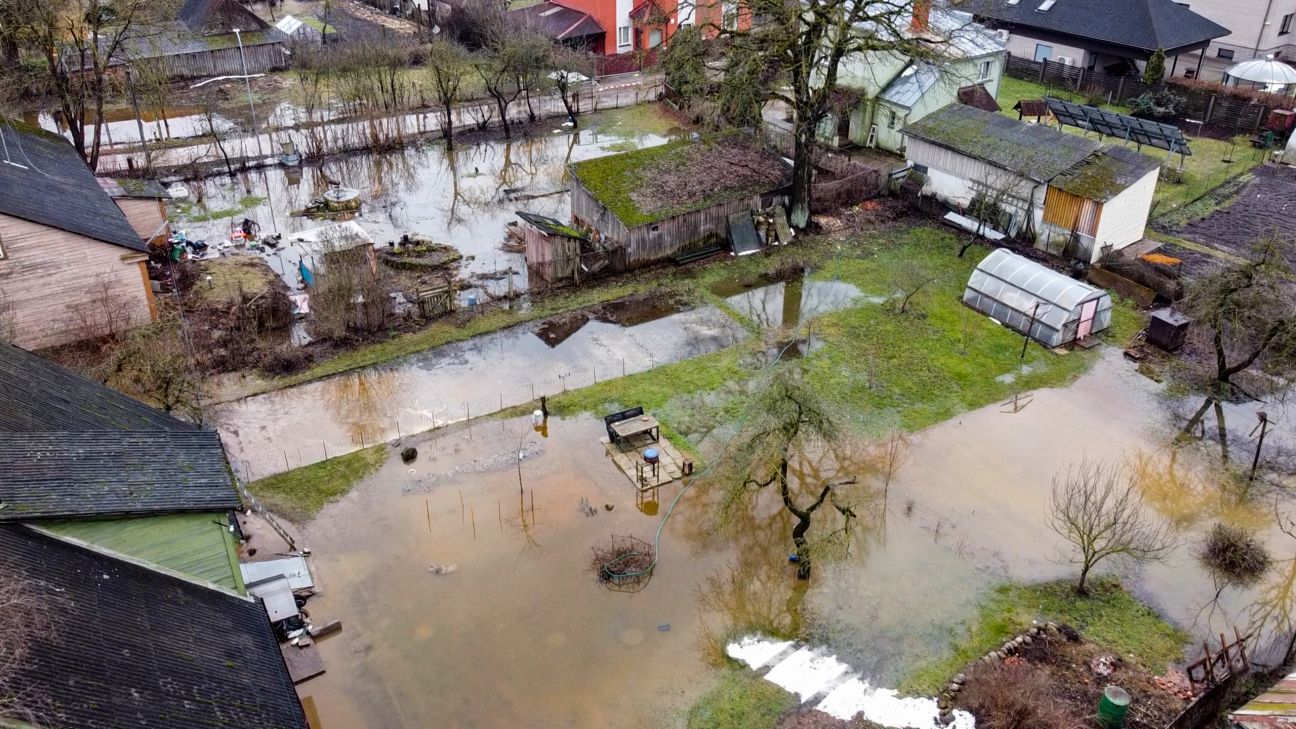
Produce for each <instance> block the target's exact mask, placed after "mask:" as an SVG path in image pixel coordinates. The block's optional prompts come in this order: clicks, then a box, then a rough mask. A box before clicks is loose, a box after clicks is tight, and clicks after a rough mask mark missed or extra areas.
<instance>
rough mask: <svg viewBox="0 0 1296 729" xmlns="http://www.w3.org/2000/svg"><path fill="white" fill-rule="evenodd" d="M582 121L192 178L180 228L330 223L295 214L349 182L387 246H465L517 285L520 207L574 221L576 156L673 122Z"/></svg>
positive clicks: (620, 144) (202, 231) (638, 141)
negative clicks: (514, 226)
mask: <svg viewBox="0 0 1296 729" xmlns="http://www.w3.org/2000/svg"><path fill="white" fill-rule="evenodd" d="M581 123H582V128H581V129H580V130H579V131H575V132H573V131H569V130H561V131H558V132H557V133H551V134H541V135H539V136H535V137H530V138H527V139H519V140H516V141H512V142H508V141H490V142H476V143H462V144H459V145H457V146H456V147H455V148H454V150H453V152H450V153H447V151H446V149H445V147H444V146H443V145H442V144H441V143H439V142H433V143H428V144H423V145H417V146H415V147H412V148H408V149H403V150H396V151H391V152H378V153H368V154H356V155H349V156H345V157H340V158H337V159H332V160H329V161H327V162H324V163H321V164H304V165H303V166H302V167H300V168H296V169H293V168H282V167H274V168H267V169H261V170H255V171H251V172H247V173H243V174H240V175H239V176H238V177H237V178H235V179H230V178H228V177H224V176H219V177H211V178H207V179H205V180H203V181H200V182H192V183H188V185H189V189H190V200H189V202H188V203H185V204H184V205H182V206H181V210H180V214H179V215H178V220H177V222H176V226H177V228H180V229H183V230H184V231H185V232H186V234H187V235H188V236H189V237H190V238H192V239H197V240H207V241H208V242H209V243H210V242H215V241H220V240H224V239H225V238H228V237H229V234H230V232H231V225H233V224H235V223H237V222H240V221H242V220H243V219H244V218H250V219H252V220H255V221H256V222H258V223H259V224H260V225H261V231H262V233H263V234H274V233H290V232H297V231H301V230H305V229H309V228H315V227H319V226H321V225H324V224H326V223H328V222H330V221H329V220H317V219H311V218H308V217H304V216H294V215H293V212H295V211H299V210H302V209H303V208H305V207H306V206H307V205H308V204H309V203H310V202H311V201H312V200H315V199H317V198H319V197H320V196H322V195H323V194H324V193H325V192H326V191H327V190H329V189H330V187H333V186H335V185H341V186H344V187H350V188H354V189H356V190H359V191H360V199H361V202H362V205H363V207H362V209H361V212H360V213H359V215H358V216H357V217H355V218H354V219H355V220H356V222H358V223H359V224H360V225H361V226H363V227H364V228H365V230H366V231H368V232H369V234H370V235H372V236H373V238H374V240H375V241H376V242H377V243H378V245H380V246H381V245H386V244H387V243H388V242H389V241H393V240H396V239H398V238H400V236H401V235H403V234H420V235H423V236H427V237H429V238H431V239H433V240H435V241H437V242H439V243H445V244H448V245H451V246H454V247H455V248H457V249H458V250H459V251H460V252H461V253H462V254H463V255H464V256H465V258H466V259H467V260H466V262H465V264H464V267H463V270H464V272H465V273H466V274H469V275H474V274H475V275H479V276H483V277H486V278H487V279H488V280H486V281H484V282H482V285H483V286H490V285H491V282H490V280H489V279H492V278H495V277H504V276H505V275H506V274H507V272H508V271H510V270H512V271H515V272H517V274H518V276H517V277H516V279H515V281H514V284H515V285H516V286H519V287H522V288H525V287H526V263H525V260H524V258H523V256H522V255H521V254H519V253H506V252H503V251H501V250H500V249H499V244H500V243H501V242H503V241H504V234H505V226H506V225H507V224H508V223H510V222H514V221H516V220H517V219H518V218H517V215H516V211H518V210H524V211H527V212H532V213H537V214H540V215H547V216H550V217H554V218H558V219H559V220H567V219H568V218H569V216H570V202H569V200H568V196H567V184H568V183H567V179H566V170H567V165H568V164H569V163H572V162H578V161H580V160H584V159H590V158H593V157H600V156H603V155H607V154H612V153H615V152H623V151H626V150H628V149H637V148H640V147H648V146H654V145H658V144H662V143H664V142H665V141H667V139H668V137H667V136H666V135H665V132H667V131H669V128H670V127H669V123H668V122H666V121H665V120H664V119H663V118H662V117H660V116H659V112H658V111H657V110H656V107H653V106H644V107H634V108H632V109H627V110H620V111H613V112H602V113H599V114H591V115H587V116H585V117H582V119H581ZM555 124H556V122H555ZM199 202H200V203H201V204H198V203H199ZM215 212H220V213H222V214H220V215H215V214H214V213H215ZM186 218H187V219H188V220H187V221H186ZM204 218H210V219H204ZM496 280H497V281H498V279H496ZM503 286H504V284H498V285H497V286H496V288H501V289H502V287H503Z"/></svg>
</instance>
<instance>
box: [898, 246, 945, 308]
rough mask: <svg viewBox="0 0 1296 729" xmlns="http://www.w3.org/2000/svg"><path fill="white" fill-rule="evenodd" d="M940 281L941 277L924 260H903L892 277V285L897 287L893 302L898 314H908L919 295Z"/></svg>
mask: <svg viewBox="0 0 1296 729" xmlns="http://www.w3.org/2000/svg"><path fill="white" fill-rule="evenodd" d="M938 279H940V275H939V274H938V273H937V272H936V270H935V269H934V268H932V266H931V264H930V263H928V262H926V261H925V260H923V259H922V258H912V257H911V258H905V259H904V260H902V261H901V262H900V263H899V265H898V266H896V269H895V273H894V274H893V275H892V277H891V283H892V285H893V286H894V287H895V295H894V298H893V299H892V300H891V301H892V306H893V307H894V308H895V311H896V313H897V314H904V313H906V312H907V311H908V310H909V305H910V304H912V303H913V302H914V299H915V298H916V297H917V296H918V294H919V293H921V292H922V291H923V290H924V289H926V288H927V287H928V286H931V285H932V284H934V283H936V281H937V280H938Z"/></svg>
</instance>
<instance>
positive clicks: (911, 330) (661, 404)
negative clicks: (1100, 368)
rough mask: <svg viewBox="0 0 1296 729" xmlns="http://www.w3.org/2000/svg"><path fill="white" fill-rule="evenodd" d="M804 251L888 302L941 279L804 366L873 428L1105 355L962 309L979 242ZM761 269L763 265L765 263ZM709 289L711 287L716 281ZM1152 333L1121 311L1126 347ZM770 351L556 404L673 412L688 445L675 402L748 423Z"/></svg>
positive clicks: (1025, 385) (825, 271)
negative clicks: (908, 282) (711, 401)
mask: <svg viewBox="0 0 1296 729" xmlns="http://www.w3.org/2000/svg"><path fill="white" fill-rule="evenodd" d="M802 245H804V246H806V247H805V248H803V249H802V251H801V252H802V253H803V254H808V255H807V257H806V259H804V260H805V262H807V263H812V264H819V265H820V266H821V269H820V271H819V272H818V273H817V274H815V276H816V277H819V278H831V277H832V276H834V275H836V276H838V277H839V278H840V279H841V280H842V281H845V282H847V283H850V284H854V285H855V286H856V287H858V288H859V289H860V290H861V291H862V292H863V293H864V294H865V295H874V296H885V295H888V294H890V293H891V292H893V291H895V290H896V286H897V280H898V279H899V278H903V277H905V276H906V275H910V274H911V273H912V272H913V271H915V270H917V271H925V272H930V274H929V275H931V276H934V277H935V281H934V282H933V283H932V284H931V285H930V286H928V287H926V288H925V289H923V290H922V291H921V292H920V293H919V295H918V296H917V297H916V299H915V301H914V303H913V304H911V310H910V311H909V312H907V313H905V314H899V313H896V312H895V311H894V310H893V307H891V306H889V305H885V306H884V305H879V304H869V303H861V304H858V305H856V306H853V307H851V308H848V309H844V310H841V311H837V312H833V313H829V314H825V315H822V316H820V317H819V318H817V319H816V320H815V321H814V322H813V324H811V325H810V326H811V328H812V330H813V334H814V337H815V339H816V340H817V341H818V342H820V343H821V345H822V346H821V348H820V349H819V350H818V351H816V352H815V353H813V354H812V355H810V356H809V357H807V358H805V359H804V360H803V363H804V366H805V368H806V374H807V377H808V378H809V379H810V381H811V382H812V383H813V384H814V385H815V386H816V387H817V388H818V389H820V390H821V391H822V392H823V393H824V394H825V395H827V396H828V397H829V398H830V399H832V400H833V401H835V402H837V403H839V404H840V405H841V406H842V408H843V410H844V411H846V413H847V414H848V417H850V418H852V419H853V420H854V424H855V425H856V426H857V427H858V429H859V430H861V431H862V432H865V433H872V434H877V433H881V432H884V431H886V430H889V429H891V428H894V427H901V428H905V429H918V428H923V427H926V426H928V425H932V424H935V423H938V422H940V421H942V420H945V419H947V418H949V417H951V416H953V415H956V414H958V413H960V412H964V411H967V410H970V409H973V408H978V407H982V406H985V405H989V404H991V403H994V402H997V401H999V400H1001V399H1005V398H1008V397H1011V396H1012V394H1013V393H1014V392H1018V391H1022V390H1029V389H1035V388H1039V387H1053V386H1059V385H1063V384H1066V383H1067V382H1069V381H1071V380H1073V379H1074V378H1075V377H1077V376H1079V375H1080V374H1081V373H1083V372H1084V371H1085V370H1086V369H1088V367H1089V366H1090V365H1091V364H1092V362H1093V359H1094V357H1095V356H1096V355H1095V353H1094V351H1089V352H1083V351H1075V352H1071V353H1067V354H1054V353H1053V352H1050V351H1047V350H1045V349H1043V348H1042V347H1040V346H1038V345H1035V344H1031V345H1030V346H1029V347H1027V349H1026V358H1025V359H1024V360H1022V359H1020V355H1021V350H1022V338H1021V336H1020V335H1018V334H1015V333H1013V332H1011V331H1009V330H1007V329H1005V328H1003V327H1001V326H999V325H997V324H995V323H994V322H991V321H990V320H989V319H987V318H986V317H983V316H980V315H978V314H976V313H975V312H973V311H971V310H970V309H968V308H967V307H965V306H963V305H962V303H961V301H960V297H961V295H962V292H963V287H964V285H965V284H966V282H967V278H968V275H969V274H970V273H971V271H972V269H973V268H974V267H975V266H976V263H977V262H978V261H980V259H981V258H982V257H983V256H984V255H986V254H987V253H988V250H987V249H985V248H982V247H979V246H974V247H973V248H971V249H969V250H968V252H967V254H966V256H964V257H963V258H958V257H957V255H956V254H957V252H958V248H959V240H958V239H957V238H956V237H955V236H954V235H953V234H951V233H949V232H947V231H945V230H942V229H937V228H933V227H927V226H918V227H914V228H910V229H905V230H897V231H893V232H888V233H882V234H873V235H868V236H863V237H860V238H857V239H855V240H854V241H851V243H850V245H848V246H847V247H846V249H845V253H844V255H843V256H842V258H841V260H840V261H835V260H834V259H833V257H832V252H831V247H829V246H825V245H816V242H814V241H805V242H804V243H803V244H802ZM770 260H772V259H766V264H765V265H770V264H769V261H770ZM752 262H753V264H758V263H760V262H761V261H760V259H759V258H757V257H754V256H753V257H752ZM749 265H750V264H749ZM715 269H716V270H714V271H712V272H710V275H711V276H718V275H719V274H721V273H729V275H731V276H732V275H733V273H732V270H731V269H727V267H715ZM747 270H749V271H754V270H756V269H752V268H748V269H747ZM698 283H699V286H698V288H702V287H703V285H705V284H706V283H707V276H704V277H703V279H702V280H701V281H699V282H698ZM1140 327H1141V324H1140V319H1139V315H1138V314H1137V313H1136V312H1135V311H1134V310H1133V309H1132V308H1130V307H1128V306H1124V305H1122V306H1118V307H1117V309H1116V315H1115V317H1114V326H1113V329H1112V331H1111V333H1110V334H1109V335H1108V336H1109V338H1110V339H1111V341H1115V342H1121V343H1123V342H1124V341H1126V340H1127V339H1128V338H1129V337H1130V336H1132V334H1133V333H1134V332H1136V331H1137V330H1138V329H1139V328H1140ZM763 349H765V343H764V341H763V340H762V338H761V337H759V336H758V337H754V338H753V339H752V340H750V341H748V342H745V343H742V344H739V345H738V346H736V347H733V348H730V349H726V350H722V351H719V352H714V353H712V354H708V355H704V356H702V357H699V358H695V359H692V360H687V361H685V362H679V363H676V364H672V365H667V366H664V367H658V368H656V369H654V370H650V371H648V372H644V373H640V374H637V375H632V376H630V377H625V378H620V379H616V380H609V381H607V382H601V383H599V384H597V385H593V386H591V387H587V388H582V389H580V390H573V391H571V392H567V393H564V394H562V395H559V396H557V397H554V398H551V399H550V406H551V408H552V409H553V410H554V411H555V412H557V413H561V414H569V413H575V412H592V413H600V412H603V411H605V410H608V409H609V408H612V407H615V406H622V407H630V406H635V405H642V406H643V407H644V408H645V409H648V410H653V411H656V412H658V413H659V414H660V415H664V416H665V418H664V427H665V432H666V433H667V435H668V436H670V437H672V439H673V440H676V441H677V442H678V438H677V437H676V436H677V435H678V431H680V430H681V429H682V428H679V427H676V428H672V424H673V423H672V417H671V416H672V414H677V415H679V414H682V413H684V412H687V411H689V410H691V408H686V407H678V408H672V403H678V402H679V401H680V400H681V399H683V398H687V397H688V396H690V395H696V394H699V393H713V392H717V391H720V390H722V388H727V389H728V390H729V391H730V393H729V394H728V396H727V397H726V398H724V399H723V403H722V404H721V405H720V406H719V409H720V412H718V413H717V414H716V416H717V417H719V418H720V419H723V420H736V419H737V418H738V417H739V416H740V415H741V413H742V411H743V409H744V407H745V405H746V397H745V394H744V393H745V390H744V389H743V388H742V387H739V386H735V384H734V383H738V384H739V385H741V384H742V383H745V382H746V381H749V380H751V379H753V378H755V377H757V376H758V375H759V374H760V371H761V368H763V367H764V366H765V361H766V360H765V358H763V357H757V356H753V355H756V354H757V353H758V350H763ZM1022 364H1026V365H1027V366H1028V367H1029V368H1030V369H1029V371H1028V372H1027V373H1025V374H1018V375H1017V376H1016V378H1015V381H1013V382H1011V383H1007V382H1002V381H999V380H996V378H997V377H999V376H1000V375H1005V374H1008V373H1014V372H1016V371H1017V370H1018V368H1019V367H1020V366H1021V365H1022ZM673 411H674V413H673Z"/></svg>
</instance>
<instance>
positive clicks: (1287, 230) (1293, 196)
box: [1176, 150, 1296, 265]
mask: <svg viewBox="0 0 1296 729" xmlns="http://www.w3.org/2000/svg"><path fill="white" fill-rule="evenodd" d="M1239 152H1240V153H1242V154H1246V152H1245V151H1243V150H1239ZM1254 174H1255V179H1253V180H1252V181H1251V182H1248V183H1247V184H1246V185H1245V186H1244V187H1243V188H1242V189H1241V190H1240V191H1238V193H1237V195H1236V196H1235V197H1234V198H1233V200H1232V202H1231V203H1230V204H1228V205H1226V206H1224V207H1221V208H1219V209H1218V210H1215V211H1214V212H1212V213H1211V214H1209V215H1207V216H1206V217H1204V218H1202V219H1200V220H1195V221H1192V222H1190V223H1188V224H1186V225H1184V226H1183V227H1182V228H1180V229H1179V230H1178V231H1176V234H1177V235H1178V236H1180V237H1182V238H1186V239H1188V240H1190V241H1195V242H1198V243H1202V244H1204V245H1208V246H1211V247H1214V248H1218V249H1222V250H1225V251H1227V252H1229V253H1233V254H1236V255H1247V254H1249V253H1250V251H1251V247H1252V245H1254V243H1255V242H1256V241H1257V240H1260V239H1261V238H1263V237H1265V236H1268V235H1273V234H1274V233H1277V234H1278V235H1281V236H1282V237H1284V238H1291V237H1293V236H1296V218H1293V216H1292V214H1291V212H1292V210H1291V207H1292V201H1293V200H1296V170H1293V169H1291V168H1289V167H1259V168H1257V169H1256V170H1255V173H1254ZM1288 255H1289V258H1288V260H1289V261H1290V262H1291V263H1293V264H1294V265H1296V253H1289V254H1288Z"/></svg>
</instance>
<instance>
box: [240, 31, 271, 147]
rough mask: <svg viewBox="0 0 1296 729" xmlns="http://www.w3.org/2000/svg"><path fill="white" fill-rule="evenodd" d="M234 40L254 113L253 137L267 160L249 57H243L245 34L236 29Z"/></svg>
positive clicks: (249, 104) (249, 107)
mask: <svg viewBox="0 0 1296 729" xmlns="http://www.w3.org/2000/svg"><path fill="white" fill-rule="evenodd" d="M234 38H235V39H237V40H238V49H239V63H241V64H242V65H243V85H244V86H245V87H246V88H247V97H248V109H249V110H250V111H251V112H252V136H254V137H256V143H257V154H258V155H260V156H261V158H262V159H265V149H263V148H262V147H261V130H260V129H259V128H258V127H259V125H258V124H257V115H256V104H255V103H254V102H253V101H252V79H251V78H249V77H248V70H247V56H245V55H243V33H242V31H240V30H239V29H238V28H235V29H234Z"/></svg>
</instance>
